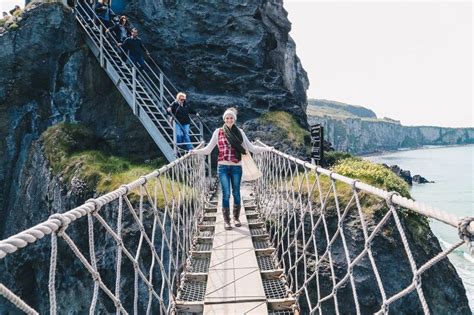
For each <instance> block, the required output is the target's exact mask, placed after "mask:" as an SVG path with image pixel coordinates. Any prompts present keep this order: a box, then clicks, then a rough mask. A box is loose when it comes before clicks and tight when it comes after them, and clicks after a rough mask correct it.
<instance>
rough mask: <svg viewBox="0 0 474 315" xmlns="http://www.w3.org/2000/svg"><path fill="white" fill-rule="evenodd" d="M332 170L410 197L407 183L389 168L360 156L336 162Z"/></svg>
mask: <svg viewBox="0 0 474 315" xmlns="http://www.w3.org/2000/svg"><path fill="white" fill-rule="evenodd" d="M333 171H334V172H336V173H338V174H341V175H344V176H347V177H351V178H355V179H359V180H361V181H363V182H364V183H367V184H369V185H372V186H375V187H378V188H381V189H384V190H387V191H396V192H398V193H399V194H400V195H402V196H403V197H407V198H411V196H410V192H409V187H408V184H407V183H406V182H405V181H404V180H403V179H401V178H400V177H398V176H397V175H395V173H393V172H392V171H391V170H390V169H388V168H386V167H384V166H382V165H380V164H375V163H372V162H369V161H366V160H362V159H360V158H349V159H344V160H342V161H340V162H339V163H338V164H336V166H334V167H333Z"/></svg>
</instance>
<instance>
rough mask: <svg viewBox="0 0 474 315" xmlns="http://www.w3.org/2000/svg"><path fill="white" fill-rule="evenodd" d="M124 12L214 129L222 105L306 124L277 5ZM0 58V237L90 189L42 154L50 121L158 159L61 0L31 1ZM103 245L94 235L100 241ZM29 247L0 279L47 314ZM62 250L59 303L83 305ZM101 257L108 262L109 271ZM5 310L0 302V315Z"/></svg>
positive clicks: (161, 4) (242, 117)
mask: <svg viewBox="0 0 474 315" xmlns="http://www.w3.org/2000/svg"><path fill="white" fill-rule="evenodd" d="M127 10H128V11H127V13H128V14H129V15H131V16H132V17H133V20H134V24H135V26H137V27H138V28H139V29H140V30H141V31H142V35H143V36H142V37H143V40H144V42H145V44H146V45H147V47H148V49H149V50H150V51H151V53H152V54H153V56H154V57H155V59H156V60H159V63H160V66H162V68H163V69H164V70H165V71H166V72H167V74H169V76H170V77H171V78H172V80H173V81H174V82H175V83H176V85H177V87H178V88H179V89H182V90H184V91H186V92H187V93H188V95H189V100H190V102H191V104H192V105H194V106H195V107H196V108H197V109H198V111H200V112H201V114H202V116H205V117H206V120H207V121H208V122H209V123H210V125H211V127H213V126H217V125H220V124H221V122H222V120H221V115H222V113H223V112H224V109H225V107H227V106H237V107H238V108H239V110H240V114H239V123H242V124H243V123H244V122H246V121H247V122H249V123H252V122H253V123H254V124H255V123H256V122H257V121H258V119H259V117H260V116H261V115H262V114H264V113H267V112H269V111H270V110H274V109H279V110H284V111H285V112H288V113H291V114H292V115H294V117H297V119H298V120H299V122H300V123H301V124H303V125H304V124H306V115H305V109H306V96H305V90H306V88H307V86H308V82H307V78H306V74H305V72H304V70H303V69H302V67H301V64H300V62H299V60H298V58H297V56H296V54H295V44H294V42H293V41H292V39H291V38H290V37H289V35H288V32H289V30H290V23H289V22H288V20H287V17H286V16H287V14H286V12H285V10H284V9H283V6H282V1H266V0H261V1H252V2H251V3H249V4H245V3H241V2H240V1H229V2H227V3H225V4H224V3H220V2H212V3H196V2H195V1H185V2H180V3H179V4H177V3H175V2H174V1H135V2H130V3H129V6H128V7H127ZM0 64H1V67H2V69H1V71H0V189H1V193H0V218H2V219H1V220H0V239H3V238H6V237H8V236H9V235H12V234H14V233H17V232H19V231H21V230H24V229H26V228H28V227H31V226H32V225H34V224H37V223H39V222H41V221H43V220H45V219H46V218H47V217H48V216H49V215H51V214H52V213H55V212H63V211H66V210H69V209H71V208H73V207H75V206H77V205H79V204H81V203H83V202H84V201H85V200H86V199H88V198H90V197H93V196H94V195H95V194H96V191H95V190H94V189H92V190H87V191H88V193H87V194H75V193H74V191H73V190H71V189H72V186H73V183H71V182H67V178H68V177H67V176H64V174H62V172H59V173H54V172H53V171H52V166H51V164H52V162H53V161H49V160H48V159H47V158H46V156H45V151H47V150H48V149H50V148H47V147H45V145H46V144H45V143H44V142H43V141H41V140H40V137H41V135H42V134H44V132H45V130H46V129H47V128H48V127H50V126H53V125H56V124H58V123H60V122H73V123H80V124H81V125H83V126H85V127H87V128H88V129H89V130H91V131H92V133H93V135H94V137H95V138H97V139H98V140H99V141H100V143H101V144H104V147H106V148H107V151H108V153H110V154H115V155H118V156H121V157H124V158H126V159H128V160H131V161H142V162H143V161H144V160H147V159H150V158H154V157H157V156H159V155H160V153H159V151H158V149H157V148H156V145H155V144H154V143H153V142H152V140H151V138H150V137H149V135H148V134H147V133H146V131H145V129H144V128H143V127H142V126H141V124H140V123H139V121H138V120H137V119H136V118H135V117H134V116H133V114H132V111H131V110H130V108H129V107H128V105H127V104H126V103H125V101H124V100H123V99H122V97H121V95H120V94H119V92H118V91H117V90H116V89H115V87H114V86H113V84H112V82H111V81H110V80H109V78H108V77H107V76H106V75H105V73H104V72H103V71H102V70H101V69H100V67H99V64H98V62H97V61H96V59H95V58H94V56H93V55H92V54H91V53H90V51H89V50H88V48H87V46H86V45H85V43H84V40H83V38H82V33H81V31H80V29H79V28H78V26H77V24H76V22H75V20H74V17H73V14H72V11H71V9H69V8H67V7H65V6H63V5H61V4H57V3H48V4H40V5H38V4H32V5H30V7H29V8H27V9H26V10H25V12H24V13H23V15H22V16H21V20H19V22H18V27H15V28H9V29H8V30H7V31H6V32H4V33H2V34H0ZM250 133H251V132H250ZM269 140H271V138H269ZM52 145H53V146H54V145H55V144H54V143H53V144H52ZM71 233H72V235H73V237H74V236H77V234H76V233H78V232H77V231H72V232H71ZM133 233H134V232H133V231H131V235H133ZM77 239H78V240H80V239H81V237H79V236H78V237H77ZM79 243H80V244H78V245H79V246H80V247H85V246H86V245H87V244H83V242H81V241H79ZM106 243H107V240H101V242H99V244H98V246H99V247H100V246H105V245H104V244H106ZM33 247H34V249H33V250H32V251H33V252H35V253H36V254H37V256H36V257H31V256H30V255H29V254H28V252H27V251H23V252H22V251H20V252H19V253H17V254H15V256H14V257H13V258H12V259H10V260H8V259H7V260H4V267H6V268H8V269H9V270H10V272H9V273H8V274H7V273H5V272H0V282H2V283H5V284H7V285H8V286H9V287H11V288H13V289H14V290H15V292H18V293H19V294H20V295H21V296H22V297H24V298H25V299H26V301H27V302H28V303H31V304H32V305H33V306H35V307H36V308H37V309H38V310H40V312H41V313H46V312H47V311H48V307H49V306H48V299H47V297H46V296H45V295H44V294H46V292H47V290H46V291H44V288H43V287H42V288H41V289H40V287H39V284H41V283H42V284H44V283H47V281H46V282H45V279H46V278H47V274H48V270H47V266H48V259H49V258H48V257H49V249H48V248H46V247H47V246H44V245H34V246H33ZM61 250H64V248H63V249H61ZM61 255H63V256H62V258H61V259H66V260H64V266H67V267H64V268H66V269H67V270H68V272H70V273H69V277H66V278H63V279H60V280H58V283H62V284H60V286H61V287H60V288H59V289H60V291H62V292H64V293H63V294H62V296H60V297H58V301H59V310H66V309H67V310H72V312H75V313H82V312H84V311H85V310H84V305H87V302H86V301H89V300H90V294H89V293H88V292H87V291H86V289H85V288H86V287H87V290H88V288H89V287H90V286H89V283H88V284H85V283H84V284H80V285H79V286H76V289H74V290H75V292H72V291H71V290H69V289H67V287H70V288H73V287H74V286H71V285H68V283H70V282H74V281H78V280H79V279H87V280H85V281H88V280H89V277H88V276H86V274H85V273H83V270H82V268H81V267H80V266H79V265H77V264H76V263H74V262H73V261H72V257H70V252H67V251H66V252H64V253H62V254H61ZM65 257H66V258H65ZM67 257H69V258H67ZM104 258H106V257H104ZM109 260H110V261H112V260H113V259H105V260H104V268H105V269H107V268H109V269H111V270H112V269H113V268H112V266H111V265H110V263H108V261H109ZM2 268H3V267H2ZM72 274H73V276H71V275H72ZM32 279H34V281H32ZM79 282H80V281H79ZM43 291H44V292H43ZM38 292H42V293H38ZM79 296H81V298H79ZM144 296H145V295H144ZM108 306H109V307H110V305H108ZM8 307H9V305H6V304H5V303H3V302H2V303H0V313H2V314H3V313H7V312H8ZM106 307H107V305H101V306H100V307H99V311H103V310H104V308H106ZM112 309H113V306H112ZM109 311H110V310H109ZM110 312H113V310H112V311H110Z"/></svg>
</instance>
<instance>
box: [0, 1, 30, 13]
mask: <svg viewBox="0 0 474 315" xmlns="http://www.w3.org/2000/svg"><path fill="white" fill-rule="evenodd" d="M16 4H18V5H20V7H23V6H24V5H25V1H24V0H23V1H18V0H0V13H1V12H4V11H5V12H8V11H10V10H11V9H13V8H14V7H15V5H16Z"/></svg>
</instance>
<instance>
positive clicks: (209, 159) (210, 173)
mask: <svg viewBox="0 0 474 315" xmlns="http://www.w3.org/2000/svg"><path fill="white" fill-rule="evenodd" d="M207 165H209V167H208V169H207V171H208V172H209V186H210V185H211V183H212V165H211V154H208V155H207Z"/></svg>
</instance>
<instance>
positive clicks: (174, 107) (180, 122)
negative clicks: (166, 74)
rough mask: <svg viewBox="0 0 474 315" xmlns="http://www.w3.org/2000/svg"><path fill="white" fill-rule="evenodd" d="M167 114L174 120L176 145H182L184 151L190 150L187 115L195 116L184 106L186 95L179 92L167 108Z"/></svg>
mask: <svg viewBox="0 0 474 315" xmlns="http://www.w3.org/2000/svg"><path fill="white" fill-rule="evenodd" d="M168 112H170V113H172V114H173V115H174V117H175V118H176V143H177V144H178V145H179V144H182V146H183V147H184V148H185V149H186V150H188V151H189V150H192V148H193V145H192V144H191V139H190V138H189V125H190V124H191V119H190V118H189V114H196V115H198V116H199V114H198V113H196V111H195V110H193V109H192V108H191V107H189V106H188V105H187V104H186V94H184V93H183V92H179V93H178V94H177V95H176V100H175V101H174V102H173V103H172V104H171V106H170V107H168Z"/></svg>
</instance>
